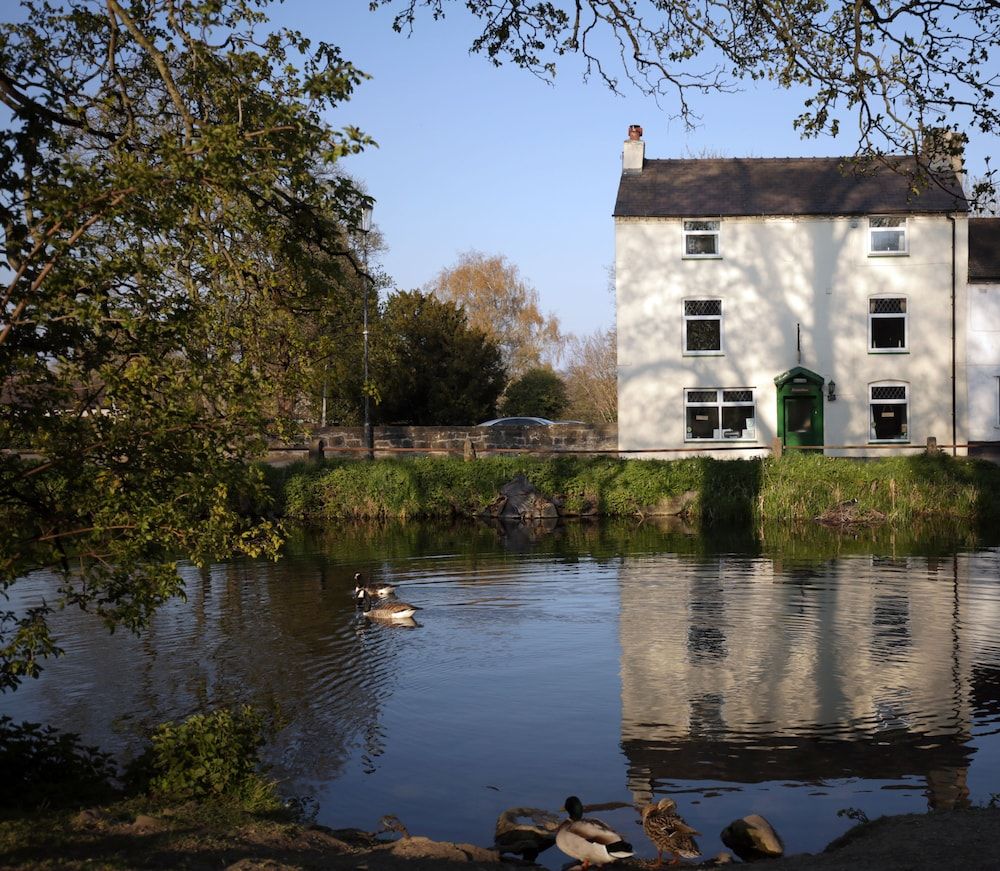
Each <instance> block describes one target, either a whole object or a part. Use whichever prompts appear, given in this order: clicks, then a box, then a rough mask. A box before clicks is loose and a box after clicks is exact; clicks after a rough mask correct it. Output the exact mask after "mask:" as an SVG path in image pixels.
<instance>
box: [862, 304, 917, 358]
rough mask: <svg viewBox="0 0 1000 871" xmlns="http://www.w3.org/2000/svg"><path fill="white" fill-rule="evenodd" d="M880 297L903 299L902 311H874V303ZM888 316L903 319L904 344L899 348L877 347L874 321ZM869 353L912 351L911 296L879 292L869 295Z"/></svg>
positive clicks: (906, 352)
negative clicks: (873, 327)
mask: <svg viewBox="0 0 1000 871" xmlns="http://www.w3.org/2000/svg"><path fill="white" fill-rule="evenodd" d="M880 299H901V300H902V301H903V311H902V312H887V313H879V312H873V311H872V307H873V303H875V302H876V301H878V300H880ZM886 318H902V319H903V345H902V347H899V348H876V347H875V345H874V342H875V331H874V330H873V329H872V326H873V321H876V320H882V319H886ZM868 353H869V354H909V353H910V302H909V298H908V297H906V296H904V295H903V294H901V293H879V294H875V295H873V296H870V297H868Z"/></svg>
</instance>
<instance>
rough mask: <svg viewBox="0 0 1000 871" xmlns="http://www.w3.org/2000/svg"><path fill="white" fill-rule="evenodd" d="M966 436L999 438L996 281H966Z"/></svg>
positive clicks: (999, 299)
mask: <svg viewBox="0 0 1000 871" xmlns="http://www.w3.org/2000/svg"><path fill="white" fill-rule="evenodd" d="M968 360H969V440H970V441H976V442H995V441H1000V407H998V406H1000V396H998V394H1000V284H970V285H969V357H968Z"/></svg>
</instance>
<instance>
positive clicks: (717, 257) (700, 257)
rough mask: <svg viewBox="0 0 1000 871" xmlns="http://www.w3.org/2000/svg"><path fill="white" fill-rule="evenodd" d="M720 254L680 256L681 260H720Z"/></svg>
mask: <svg viewBox="0 0 1000 871" xmlns="http://www.w3.org/2000/svg"><path fill="white" fill-rule="evenodd" d="M721 259H722V255H721V254H681V260H721Z"/></svg>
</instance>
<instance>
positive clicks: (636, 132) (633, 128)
mask: <svg viewBox="0 0 1000 871" xmlns="http://www.w3.org/2000/svg"><path fill="white" fill-rule="evenodd" d="M628 138H629V139H631V140H632V141H633V142H638V141H639V140H640V139H642V127H641V126H640V125H638V124H629V125H628Z"/></svg>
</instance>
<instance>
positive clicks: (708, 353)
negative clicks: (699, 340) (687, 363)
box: [681, 296, 726, 357]
mask: <svg viewBox="0 0 1000 871" xmlns="http://www.w3.org/2000/svg"><path fill="white" fill-rule="evenodd" d="M689 302H717V303H718V304H719V313H718V314H717V315H689V314H688V313H687V304H688V303H689ZM725 314H726V306H725V303H724V302H723V301H722V300H721V299H720V298H719V297H717V296H696V297H692V298H690V299H684V300H682V301H681V315H682V317H683V318H684V327H683V330H682V336H681V341H682V343H683V344H682V351H683V354H684V356H685V357H723V356H725V353H726V352H725V347H726V330H725ZM689 321H718V322H719V347H718V349H709V350H705V351H699V350H691V349H689V348H688V322H689Z"/></svg>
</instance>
